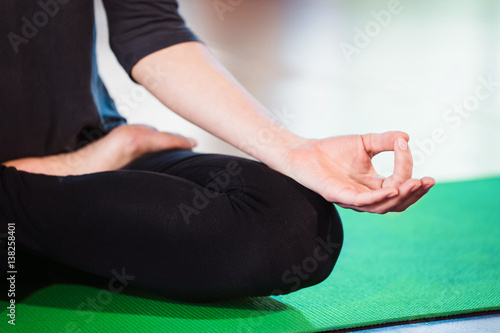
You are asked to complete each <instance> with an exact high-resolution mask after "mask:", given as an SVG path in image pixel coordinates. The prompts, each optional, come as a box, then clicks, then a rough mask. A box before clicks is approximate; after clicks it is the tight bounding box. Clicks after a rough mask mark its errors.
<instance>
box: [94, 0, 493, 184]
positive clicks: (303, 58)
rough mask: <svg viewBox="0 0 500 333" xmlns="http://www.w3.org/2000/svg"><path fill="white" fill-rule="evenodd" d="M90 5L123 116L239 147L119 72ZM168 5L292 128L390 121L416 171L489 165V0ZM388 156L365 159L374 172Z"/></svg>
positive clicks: (213, 145) (354, 127) (204, 145)
mask: <svg viewBox="0 0 500 333" xmlns="http://www.w3.org/2000/svg"><path fill="white" fill-rule="evenodd" d="M96 8H97V29H98V64H99V70H100V72H101V75H102V77H103V80H104V81H105V83H106V85H107V87H108V89H109V91H110V93H111V95H112V96H113V98H114V99H115V101H116V103H117V106H118V107H119V110H120V111H121V113H122V114H123V115H124V116H126V117H127V119H128V121H129V123H143V124H150V125H153V126H155V127H156V128H158V129H160V130H165V131H170V132H176V133H181V134H184V135H187V136H192V137H194V138H196V139H197V140H198V142H199V146H198V147H197V148H196V150H197V151H200V152H219V153H227V154H237V155H243V154H242V153H240V152H238V150H236V149H235V148H233V147H231V146H229V145H227V144H225V143H224V142H221V141H220V140H218V139H217V138H215V137H213V136H212V135H210V134H208V133H206V132H205V131H203V130H201V129H199V128H198V127H196V126H194V125H192V124H190V123H188V122H186V121H184V120H183V119H181V118H180V117H178V116H177V115H175V114H174V113H173V112H171V111H169V110H168V109H166V108H165V107H164V106H163V105H161V104H160V103H159V102H158V101H156V100H155V99H154V98H153V97H152V96H151V95H149V94H147V92H145V90H144V89H143V88H142V87H140V86H138V85H136V84H134V83H133V82H132V81H131V80H130V79H129V78H128V76H127V74H126V73H125V72H124V71H123V69H122V68H121V67H120V65H119V64H118V63H117V61H116V59H115V57H114V55H113V54H112V52H111V50H110V49H109V46H108V43H107V27H106V17H105V14H104V11H103V7H102V4H101V0H96ZM180 9H181V13H182V14H183V16H184V18H185V19H186V21H187V25H188V26H189V27H191V28H192V29H193V31H194V32H195V33H196V34H197V35H198V36H199V37H200V38H201V39H202V40H203V41H204V42H205V43H206V44H207V45H208V46H209V47H210V49H211V50H212V51H213V53H214V54H215V55H216V57H218V58H219V59H220V60H221V61H222V63H223V64H224V65H226V67H227V68H228V69H229V70H230V71H231V72H232V73H233V75H234V76H235V77H236V78H237V79H238V80H239V81H240V82H241V83H242V84H243V85H244V86H245V87H246V88H247V89H248V90H249V91H250V92H251V93H252V94H253V95H254V96H255V97H256V98H257V99H258V100H260V101H261V102H262V103H263V104H264V105H265V106H266V107H267V108H268V109H269V110H270V111H271V112H273V113H274V114H275V115H276V116H277V117H279V118H280V119H281V121H282V123H284V124H285V125H286V126H287V127H288V128H289V129H291V130H292V131H294V132H296V133H298V134H301V135H304V136H307V137H317V138H320V137H326V136H337V135H347V134H362V133H368V132H383V131H388V130H402V131H406V132H407V133H409V134H410V137H411V140H410V147H411V149H412V151H413V152H414V159H415V168H414V175H415V176H416V177H421V176H427V175H428V176H433V177H435V178H436V179H437V180H438V181H451V180H458V179H471V178H480V177H486V176H492V175H500V149H499V147H500V66H499V61H500V1H497V0H482V1H474V0H437V1H434V0H433V1H431V0H425V1H411V0H401V1H390V0H384V1H379V0H376V1H373V0H356V1H348V0H314V1H306V0H180ZM488 81H490V83H488ZM496 82H498V83H496ZM392 158H393V155H392V153H384V154H381V156H380V157H377V158H376V166H377V169H378V170H379V171H380V173H382V174H385V175H387V174H390V173H391V171H392V170H391V169H392Z"/></svg>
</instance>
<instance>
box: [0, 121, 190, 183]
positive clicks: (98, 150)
mask: <svg viewBox="0 0 500 333" xmlns="http://www.w3.org/2000/svg"><path fill="white" fill-rule="evenodd" d="M195 145H196V142H195V141H194V140H193V139H189V138H185V137H183V136H180V135H176V134H171V133H166V132H160V131H157V130H156V129H154V128H153V127H150V126H146V125H121V126H119V127H117V128H115V129H113V130H112V131H111V132H110V133H109V134H107V135H106V136H104V137H103V138H101V139H99V140H97V141H95V142H92V143H90V144H88V145H86V146H85V147H83V148H81V149H79V150H76V151H73V152H69V153H62V154H58V155H51V156H44V157H27V158H21V159H18V160H14V161H9V162H5V163H2V164H4V165H6V166H13V167H16V168H17V169H18V170H22V171H26V172H31V173H41V174H46V175H54V176H67V175H82V174H87V173H94V172H101V171H110V170H117V169H119V168H121V167H123V166H125V165H127V164H128V163H129V162H131V161H132V160H134V159H136V158H138V157H140V156H142V155H144V154H147V153H152V152H155V151H160V150H167V149H191V148H193V147H194V146H195Z"/></svg>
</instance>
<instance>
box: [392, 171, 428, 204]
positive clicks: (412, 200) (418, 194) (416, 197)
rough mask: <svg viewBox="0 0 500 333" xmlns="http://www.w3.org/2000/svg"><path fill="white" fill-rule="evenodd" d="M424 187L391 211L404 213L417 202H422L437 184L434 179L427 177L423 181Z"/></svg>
mask: <svg viewBox="0 0 500 333" xmlns="http://www.w3.org/2000/svg"><path fill="white" fill-rule="evenodd" d="M421 183H422V186H420V188H418V189H417V190H416V191H415V192H414V193H412V195H410V196H409V197H408V198H406V199H404V200H402V202H401V203H400V204H399V205H398V206H397V207H395V208H393V209H392V210H391V211H393V212H402V211H405V210H406V209H407V208H408V207H410V206H411V205H413V204H414V203H415V202H417V201H418V200H420V198H422V197H423V196H424V195H425V194H426V193H427V192H429V190H430V189H431V188H432V187H433V186H434V185H435V184H436V181H435V180H434V179H433V178H430V177H425V178H422V179H421Z"/></svg>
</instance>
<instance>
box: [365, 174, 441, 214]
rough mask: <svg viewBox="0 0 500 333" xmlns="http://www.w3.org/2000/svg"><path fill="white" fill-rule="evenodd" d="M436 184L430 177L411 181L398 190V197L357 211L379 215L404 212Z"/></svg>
mask: <svg viewBox="0 0 500 333" xmlns="http://www.w3.org/2000/svg"><path fill="white" fill-rule="evenodd" d="M434 184H435V181H434V179H432V178H429V177H426V178H422V180H418V179H409V180H407V181H406V182H405V183H403V184H402V185H401V186H400V187H399V188H398V191H399V193H398V195H397V196H395V197H392V198H388V199H386V200H384V201H381V202H378V203H376V204H373V205H368V206H364V207H357V210H359V211H365V212H371V213H377V214H385V213H388V212H402V211H404V210H406V209H407V208H408V207H410V206H411V205H413V204H414V203H416V202H417V201H418V200H420V199H421V198H422V197H423V196H424V195H425V194H426V193H427V192H428V191H429V190H430V188H432V186H434Z"/></svg>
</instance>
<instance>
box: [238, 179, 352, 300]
mask: <svg viewBox="0 0 500 333" xmlns="http://www.w3.org/2000/svg"><path fill="white" fill-rule="evenodd" d="M257 174H260V175H259V177H258V180H257V179H256V178H255V181H254V182H252V185H251V190H252V191H253V195H252V197H253V199H254V200H255V201H256V202H257V201H259V204H257V203H254V204H249V206H252V207H262V208H263V209H262V210H260V214H259V222H258V228H259V230H260V232H259V234H260V235H259V236H258V237H256V238H259V239H261V240H264V242H263V243H262V244H261V246H260V249H262V250H263V251H259V253H265V255H264V256H262V257H260V258H255V257H254V260H260V261H262V262H261V267H267V269H265V270H263V271H264V272H267V274H268V275H267V276H262V279H263V280H265V281H267V284H266V286H265V287H266V288H267V289H266V290H265V291H263V292H262V295H265V294H267V295H270V294H287V293H290V292H293V291H296V290H299V289H302V288H306V287H309V286H313V285H316V284H318V283H320V282H322V281H324V280H325V279H326V278H327V277H328V276H329V275H330V274H331V272H332V271H333V268H334V266H335V264H336V262H337V259H338V257H339V254H340V250H341V247H342V243H343V230H342V223H341V220H340V217H339V215H338V212H337V210H336V209H335V207H334V205H333V204H332V203H330V202H328V201H326V200H325V199H324V198H323V197H321V196H320V195H318V194H316V193H314V192H313V191H311V190H309V189H307V188H305V187H304V186H302V185H300V184H298V183H297V182H295V181H294V180H293V179H291V178H289V177H286V176H283V175H281V174H279V173H277V172H274V171H272V170H270V169H265V170H262V171H255V172H254V173H253V177H255V175H257ZM259 184H260V185H259ZM246 192H247V193H248V188H247V191H246ZM241 198H242V197H241V196H240V199H241ZM256 198H258V200H257V199H256ZM264 207H265V208H264Z"/></svg>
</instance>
